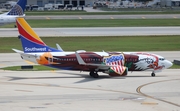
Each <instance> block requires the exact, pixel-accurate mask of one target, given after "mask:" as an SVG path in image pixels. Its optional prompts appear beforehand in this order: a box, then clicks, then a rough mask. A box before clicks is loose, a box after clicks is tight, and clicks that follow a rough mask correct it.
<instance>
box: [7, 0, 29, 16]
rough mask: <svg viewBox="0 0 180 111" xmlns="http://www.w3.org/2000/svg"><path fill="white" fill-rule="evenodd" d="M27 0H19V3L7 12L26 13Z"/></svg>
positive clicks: (10, 13)
mask: <svg viewBox="0 0 180 111" xmlns="http://www.w3.org/2000/svg"><path fill="white" fill-rule="evenodd" d="M26 4H27V0H19V1H18V2H17V4H16V5H15V6H14V7H13V8H12V9H11V10H10V11H9V12H8V13H7V15H19V16H20V15H21V16H22V15H24V9H25V7H26Z"/></svg>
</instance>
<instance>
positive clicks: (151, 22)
mask: <svg viewBox="0 0 180 111" xmlns="http://www.w3.org/2000/svg"><path fill="white" fill-rule="evenodd" d="M27 22H28V23H29V24H30V26H31V27H33V28H52V27H149V26H157V27H159V26H180V19H69V20H68V19H50V20H49V19H43V20H27ZM14 24H15V23H14ZM14 24H8V25H5V26H1V27H2V28H12V27H14Z"/></svg>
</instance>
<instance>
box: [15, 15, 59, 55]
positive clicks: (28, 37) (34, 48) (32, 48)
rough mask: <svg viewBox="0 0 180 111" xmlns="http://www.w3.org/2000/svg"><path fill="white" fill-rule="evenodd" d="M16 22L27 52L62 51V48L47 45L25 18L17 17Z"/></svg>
mask: <svg viewBox="0 0 180 111" xmlns="http://www.w3.org/2000/svg"><path fill="white" fill-rule="evenodd" d="M16 23H17V26H18V31H19V34H20V36H19V38H20V39H21V43H22V47H23V50H24V52H25V53H33V52H62V50H58V49H55V48H51V47H49V46H47V45H46V44H45V43H44V42H43V41H42V40H41V38H40V37H39V36H38V35H37V34H36V33H35V31H34V30H33V29H32V28H31V27H30V26H29V24H28V23H27V22H26V21H25V19H24V18H17V20H16Z"/></svg>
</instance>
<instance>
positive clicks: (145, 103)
mask: <svg viewBox="0 0 180 111" xmlns="http://www.w3.org/2000/svg"><path fill="white" fill-rule="evenodd" d="M141 104H142V105H158V103H154V102H143V103H141Z"/></svg>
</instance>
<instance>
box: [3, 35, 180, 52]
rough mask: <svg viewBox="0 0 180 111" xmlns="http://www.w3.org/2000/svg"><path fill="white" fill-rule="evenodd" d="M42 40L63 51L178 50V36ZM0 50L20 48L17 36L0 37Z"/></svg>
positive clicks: (50, 38)
mask: <svg viewBox="0 0 180 111" xmlns="http://www.w3.org/2000/svg"><path fill="white" fill-rule="evenodd" d="M42 40H43V41H44V42H45V43H46V44H47V45H48V46H51V47H56V45H55V44H56V43H59V44H60V45H61V47H62V48H63V50H65V51H76V50H82V49H83V50H86V51H102V50H105V51H120V52H121V51H179V50H180V45H179V44H180V36H124V37H121V36H120V37H119V36H109V37H44V38H42ZM0 45H1V47H0V52H1V53H10V52H13V51H12V50H11V48H15V49H19V50H22V46H21V42H20V40H19V39H18V38H15V37H9V38H6V37H4V38H0Z"/></svg>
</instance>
